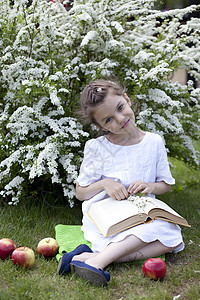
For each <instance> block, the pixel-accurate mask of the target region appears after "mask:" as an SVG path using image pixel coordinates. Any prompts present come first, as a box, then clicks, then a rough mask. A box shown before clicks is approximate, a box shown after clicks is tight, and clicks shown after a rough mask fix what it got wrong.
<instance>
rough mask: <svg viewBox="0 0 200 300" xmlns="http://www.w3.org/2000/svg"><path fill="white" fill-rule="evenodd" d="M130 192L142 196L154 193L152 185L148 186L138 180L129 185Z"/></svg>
mask: <svg viewBox="0 0 200 300" xmlns="http://www.w3.org/2000/svg"><path fill="white" fill-rule="evenodd" d="M128 192H129V193H130V194H137V193H139V192H141V193H142V194H151V193H152V192H153V188H152V185H151V184H148V183H146V182H144V181H142V180H137V181H134V182H133V183H131V184H130V185H129V187H128Z"/></svg>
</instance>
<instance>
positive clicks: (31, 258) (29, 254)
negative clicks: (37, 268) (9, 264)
mask: <svg viewBox="0 0 200 300" xmlns="http://www.w3.org/2000/svg"><path fill="white" fill-rule="evenodd" d="M11 258H12V261H13V263H14V265H15V264H17V265H19V266H22V267H25V268H26V269H30V268H31V267H32V266H33V265H34V263H35V254H34V252H33V250H32V249H30V248H28V247H19V248H17V249H15V250H14V251H13V253H12V255H11Z"/></svg>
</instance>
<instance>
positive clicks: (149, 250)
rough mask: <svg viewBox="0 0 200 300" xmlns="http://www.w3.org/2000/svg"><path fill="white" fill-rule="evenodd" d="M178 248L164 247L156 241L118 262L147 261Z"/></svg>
mask: <svg viewBox="0 0 200 300" xmlns="http://www.w3.org/2000/svg"><path fill="white" fill-rule="evenodd" d="M175 248H176V247H173V248H169V247H166V246H164V245H163V244H162V243H161V242H159V241H155V242H152V243H149V244H147V245H146V246H144V247H143V248H141V249H139V250H137V251H135V252H133V253H130V254H128V255H126V256H123V257H121V258H119V259H117V260H116V262H127V261H132V260H140V259H147V258H150V257H157V256H160V255H162V254H165V253H167V252H170V251H172V250H174V249H175Z"/></svg>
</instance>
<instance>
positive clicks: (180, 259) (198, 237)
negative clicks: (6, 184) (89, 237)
mask: <svg viewBox="0 0 200 300" xmlns="http://www.w3.org/2000/svg"><path fill="white" fill-rule="evenodd" d="M172 163H173V164H174V165H175V166H176V167H174V168H172V173H173V175H174V176H175V177H176V179H177V184H176V186H175V188H174V190H172V191H171V192H170V193H168V194H165V195H162V196H161V197H160V198H161V199H162V200H164V201H166V202H167V203H168V204H169V205H171V206H172V207H173V208H174V209H175V210H177V211H178V212H179V213H180V214H181V215H183V216H184V217H185V218H186V219H187V220H188V222H189V223H190V224H191V225H192V227H191V228H186V227H182V233H183V237H184V241H185V245H186V247H185V249H184V251H182V252H180V253H178V254H167V255H166V265H167V274H166V276H165V278H164V280H162V281H152V280H150V279H149V278H147V277H144V276H143V273H142V264H143V262H141V261H139V262H130V263H123V264H112V265H110V266H109V267H108V268H107V270H109V271H110V273H111V281H110V282H109V284H108V287H106V288H103V287H94V286H91V285H90V284H89V283H88V282H85V281H83V280H81V279H80V278H77V277H76V276H75V275H72V274H69V275H66V276H59V275H57V274H56V269H57V264H58V263H57V261H56V258H53V259H49V260H47V259H45V258H44V257H39V256H38V254H37V252H36V247H37V243H38V242H39V241H40V240H41V239H42V238H44V237H49V236H51V237H55V229H54V228H55V225H57V224H81V210H80V204H79V203H78V202H77V203H76V205H75V207H74V208H73V209H70V208H69V207H68V206H65V205H64V204H60V205H59V204H55V203H54V204H52V203H51V204H48V202H47V201H46V200H45V199H43V200H40V201H39V202H36V201H34V202H33V201H32V202H31V201H30V200H29V201H28V200H25V201H24V203H20V204H18V205H17V206H16V207H12V206H7V205H4V204H3V203H1V204H0V220H1V223H0V238H2V237H8V238H11V239H12V240H14V241H15V243H16V245H17V247H19V246H24V245H25V246H28V247H30V248H32V249H33V250H34V251H35V255H36V262H35V265H34V267H33V268H32V269H30V270H26V269H24V268H20V267H17V266H15V265H13V263H12V261H11V260H6V261H0V274H1V276H0V299H1V300H4V299H5V300H7V299H20V300H23V299H42V300H45V299H60V300H62V299H76V300H78V299H80V300H82V299H87V300H88V299H95V300H98V299H104V300H106V299H109V300H112V299H116V300H122V299H124V300H125V299H126V300H134V299H137V300H138V299H145V300H147V299H159V300H162V299H181V300H182V299H194V300H195V299H200V296H199V295H200V258H199V254H200V202H199V195H200V184H199V179H200V173H199V172H197V171H194V170H191V169H189V168H186V167H185V166H184V165H183V164H182V163H179V162H177V161H172ZM185 179H187V180H186V181H185ZM176 296H177V297H178V298H174V297H176Z"/></svg>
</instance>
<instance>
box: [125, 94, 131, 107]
mask: <svg viewBox="0 0 200 300" xmlns="http://www.w3.org/2000/svg"><path fill="white" fill-rule="evenodd" d="M124 98H125V100H126V101H127V102H128V104H129V105H130V106H131V100H130V99H129V97H128V95H127V94H126V93H124Z"/></svg>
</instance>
